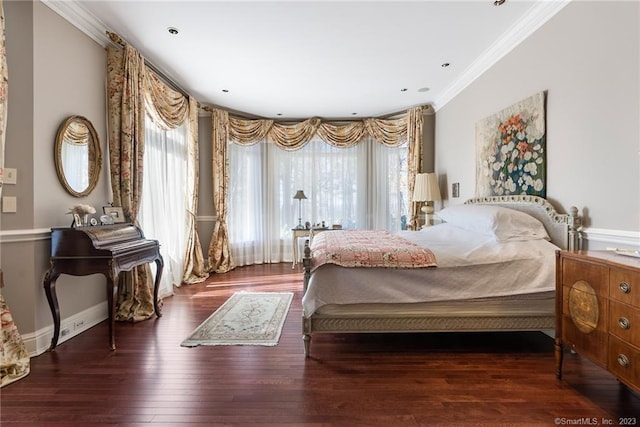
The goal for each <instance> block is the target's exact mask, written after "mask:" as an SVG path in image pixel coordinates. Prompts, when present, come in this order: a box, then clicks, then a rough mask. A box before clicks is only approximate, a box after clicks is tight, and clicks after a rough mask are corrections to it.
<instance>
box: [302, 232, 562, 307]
mask: <svg viewBox="0 0 640 427" xmlns="http://www.w3.org/2000/svg"><path fill="white" fill-rule="evenodd" d="M398 234H399V235H400V236H402V237H404V238H406V239H408V240H410V241H412V242H414V243H417V244H419V245H421V246H423V247H425V248H428V249H430V250H431V251H432V252H433V253H434V254H435V256H436V261H437V264H438V266H437V267H435V268H412V269H394V268H366V267H365V268H345V267H340V266H337V265H332V264H325V265H322V266H321V267H319V268H317V269H316V270H315V271H314V272H313V273H312V275H311V277H310V280H309V284H308V287H307V291H306V293H305V295H304V296H303V298H302V306H303V315H304V316H305V317H309V316H311V315H312V314H313V313H315V312H316V310H318V309H320V308H322V307H324V306H327V305H343V304H415V303H427V302H434V301H440V302H451V301H466V300H478V299H484V298H495V297H507V296H515V295H535V294H539V295H544V294H545V293H547V292H553V291H554V289H555V251H556V250H558V249H559V248H558V247H557V246H555V245H553V244H552V243H550V242H549V241H547V240H544V239H537V240H528V241H513V242H505V243H500V242H496V241H495V239H494V238H493V237H492V236H489V235H483V234H480V233H473V232H469V231H466V230H463V229H460V228H457V227H455V226H452V225H450V224H446V223H445V224H439V225H436V226H432V227H428V228H426V229H423V230H420V231H403V232H399V233H398ZM312 249H313V245H312Z"/></svg>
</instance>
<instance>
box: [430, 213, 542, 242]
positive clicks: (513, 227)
mask: <svg viewBox="0 0 640 427" xmlns="http://www.w3.org/2000/svg"><path fill="white" fill-rule="evenodd" d="M437 215H438V216H439V217H440V218H442V220H444V221H445V222H448V223H449V224H452V225H455V226H456V227H460V228H462V229H464V230H469V231H474V232H476V233H481V234H485V235H492V236H494V238H495V239H496V241H498V242H509V241H522V240H538V239H545V240H551V239H550V238H549V234H548V233H547V230H546V229H545V228H544V225H542V223H541V222H540V221H539V220H537V219H536V218H534V217H532V216H531V215H528V214H526V213H524V212H521V211H517V210H515V209H509V208H505V207H502V206H490V205H453V206H449V207H446V208H444V209H442V210H441V211H439V212H438V213H437Z"/></svg>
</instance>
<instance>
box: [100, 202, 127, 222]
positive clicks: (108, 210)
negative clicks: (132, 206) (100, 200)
mask: <svg viewBox="0 0 640 427" xmlns="http://www.w3.org/2000/svg"><path fill="white" fill-rule="evenodd" d="M102 212H104V214H105V215H109V216H111V217H112V218H113V222H114V224H117V223H121V222H125V220H124V212H123V211H122V207H120V206H103V207H102Z"/></svg>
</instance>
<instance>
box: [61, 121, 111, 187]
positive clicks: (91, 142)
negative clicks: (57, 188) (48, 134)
mask: <svg viewBox="0 0 640 427" xmlns="http://www.w3.org/2000/svg"><path fill="white" fill-rule="evenodd" d="M73 123H81V124H84V125H85V126H86V127H87V130H88V141H87V147H88V153H87V155H88V163H89V167H88V169H89V170H88V184H87V187H86V188H85V189H74V188H73V186H72V185H71V184H70V183H69V180H68V179H67V176H66V174H65V167H64V164H63V160H62V159H63V155H62V149H63V146H64V140H65V134H66V133H67V132H68V130H69V128H70V126H71V125H72V124H73ZM54 161H55V165H56V173H57V174H58V179H59V180H60V183H61V184H62V186H63V187H64V188H65V190H67V192H68V193H69V194H71V195H72V196H74V197H85V196H88V195H89V194H90V193H91V191H93V189H94V188H95V187H96V185H97V184H98V178H99V176H100V169H101V168H102V150H101V149H100V140H99V139H98V134H97V133H96V130H95V128H94V127H93V124H92V123H91V122H90V121H89V120H88V119H87V118H86V117H83V116H78V115H74V116H69V117H68V118H67V119H65V120H64V121H63V122H62V123H61V124H60V127H59V128H58V132H57V134H56V141H55V147H54Z"/></svg>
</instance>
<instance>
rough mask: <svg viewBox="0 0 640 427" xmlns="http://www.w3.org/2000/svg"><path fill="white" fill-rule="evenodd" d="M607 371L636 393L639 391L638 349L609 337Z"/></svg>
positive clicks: (639, 355) (639, 367)
mask: <svg viewBox="0 0 640 427" xmlns="http://www.w3.org/2000/svg"><path fill="white" fill-rule="evenodd" d="M608 369H609V371H610V372H611V373H613V374H614V375H615V376H617V377H618V378H620V379H621V380H622V381H623V382H624V383H626V384H627V385H629V386H631V387H632V388H634V389H635V390H636V391H638V390H639V389H640V349H638V348H636V347H632V346H630V345H628V344H626V343H625V342H623V341H620V340H619V339H617V338H616V337H613V336H611V337H610V339H609V364H608Z"/></svg>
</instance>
